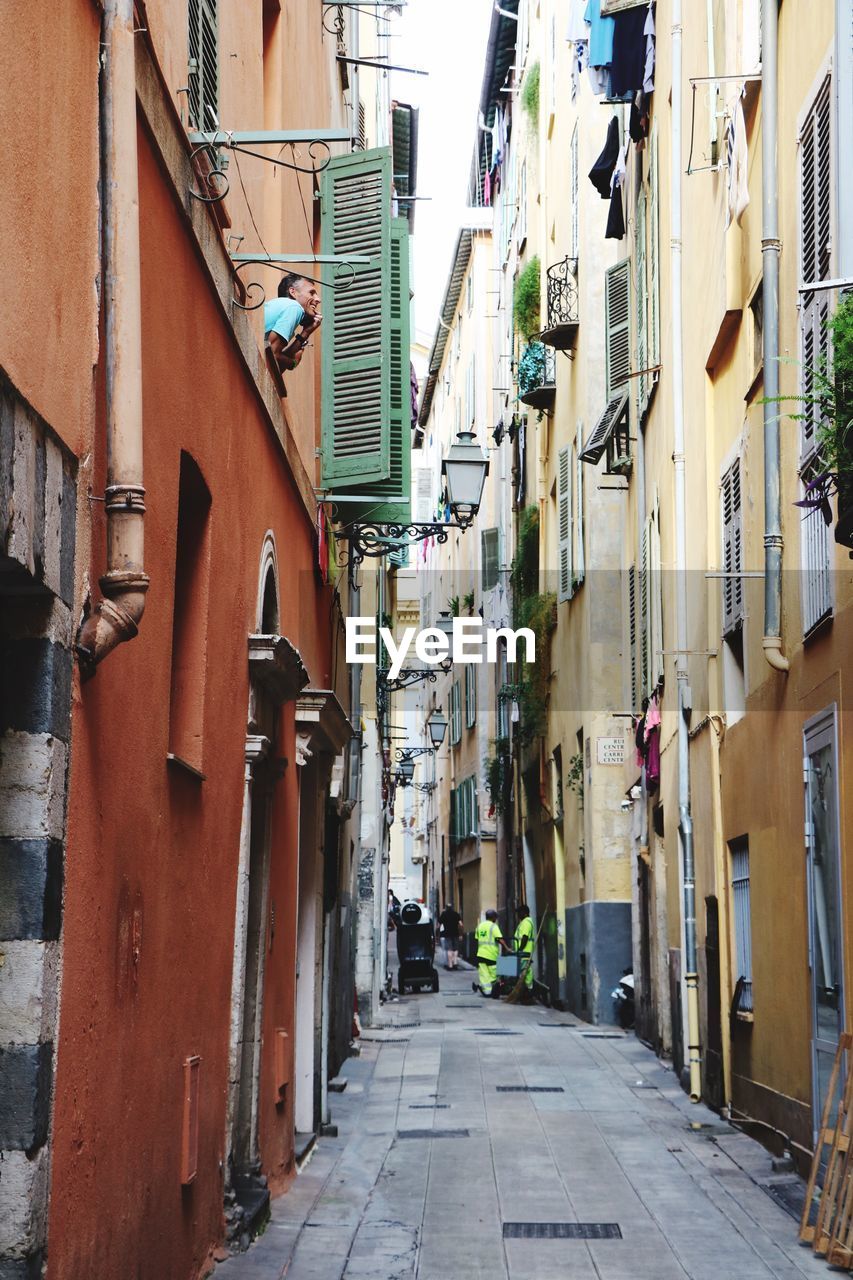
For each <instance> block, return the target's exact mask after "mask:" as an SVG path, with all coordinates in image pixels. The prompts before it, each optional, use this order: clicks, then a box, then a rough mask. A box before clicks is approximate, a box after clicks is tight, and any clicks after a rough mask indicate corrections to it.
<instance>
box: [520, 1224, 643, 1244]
mask: <svg viewBox="0 0 853 1280" xmlns="http://www.w3.org/2000/svg"><path fill="white" fill-rule="evenodd" d="M503 1230H504V1240H621V1239H622V1232H621V1230H620V1229H619V1223H618V1222H505V1223H504V1224H503Z"/></svg>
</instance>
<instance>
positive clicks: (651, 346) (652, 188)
mask: <svg viewBox="0 0 853 1280" xmlns="http://www.w3.org/2000/svg"><path fill="white" fill-rule="evenodd" d="M659 208H660V203H659V195H658V134H657V126H656V125H655V127H654V128H653V129H652V149H651V158H650V160H649V258H648V285H649V307H648V316H649V332H648V340H647V342H646V352H647V356H648V362H649V363H648V367H649V368H651V369H653V368H654V367H655V366H656V365H659V364H660V267H659V253H660V228H659V225H658V223H659V212H658V211H659ZM650 376H651V380H652V381H653V382H656V381H657V377H658V375H657V374H652V375H650Z"/></svg>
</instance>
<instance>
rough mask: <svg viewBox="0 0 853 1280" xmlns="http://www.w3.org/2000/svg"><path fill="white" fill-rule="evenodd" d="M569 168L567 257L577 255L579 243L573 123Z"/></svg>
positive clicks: (576, 151) (576, 149)
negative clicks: (569, 217) (569, 218)
mask: <svg viewBox="0 0 853 1280" xmlns="http://www.w3.org/2000/svg"><path fill="white" fill-rule="evenodd" d="M569 168H570V175H571V194H570V200H571V222H570V224H569V227H570V240H569V257H570V258H576V257H577V256H578V246H579V245H580V229H579V202H578V127H577V125H575V128H574V132H573V133H572V144H571V151H570V155H569Z"/></svg>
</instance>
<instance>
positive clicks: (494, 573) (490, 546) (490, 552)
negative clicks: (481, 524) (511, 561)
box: [480, 529, 500, 591]
mask: <svg viewBox="0 0 853 1280" xmlns="http://www.w3.org/2000/svg"><path fill="white" fill-rule="evenodd" d="M480 564H481V573H482V579H481V587H482V590H483V591H491V590H492V589H493V588H494V587H496V586H497V585H498V577H499V573H500V530H499V529H483V531H482V532H481V534H480Z"/></svg>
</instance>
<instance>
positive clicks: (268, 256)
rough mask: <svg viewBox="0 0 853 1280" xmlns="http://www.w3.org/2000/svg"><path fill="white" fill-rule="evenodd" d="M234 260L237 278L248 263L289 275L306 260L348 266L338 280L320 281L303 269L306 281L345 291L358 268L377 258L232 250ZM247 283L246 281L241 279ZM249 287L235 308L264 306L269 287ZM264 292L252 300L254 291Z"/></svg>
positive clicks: (337, 277)
mask: <svg viewBox="0 0 853 1280" xmlns="http://www.w3.org/2000/svg"><path fill="white" fill-rule="evenodd" d="M229 257H230V258H231V261H232V262H233V263H234V264H235V267H234V270H235V272H236V273H237V278H238V279H240V275H239V273H240V271H242V269H243V268H244V267H247V266H250V265H252V266H256V267H276V268H278V270H279V271H281V273H282V275H285V274H287V272H288V271H289V270H290V267H291V266H293V265H301V264H302V263H306V262H316V263H319V264H320V265H321V266H335V267H342V268H344V270H345V272H346V274H344V273H342V272H338V273H336V278H335V279H334V280H318V279H317V277H316V276H309V275H306V274H305V272H303V271H300V272H299V274H300V275H301V276H304V278H305V279H306V280H311V281H313V283H314V284H319V285H322V286H324V287H325V288H327V289H335V290H338V289H339V290H341V292H343V291H344V290H346V289H348V288H349V287H350V285H351V284H352V282H353V280H354V279H355V267H357V266H366V265H369V264H370V263H371V262H372V261H373V259H372V258H367V257H364V256H363V255H360V254H350V255H349V256H345V255H341V254H337V253H232V254H229ZM240 283H241V285H243V282H242V280H241V281H240ZM243 288H244V289H245V295H244V296H245V298H246V301H245V302H241V301H240V299H239V298H236V297H235V299H234V305H235V307H239V308H240V310H241V311H257V309H258V307H262V306H263V305H264V302H265V301H266V290H265V289H264V286H263V285H262V284H261V283H260V282H259V281H257V280H252V281H250V283H249V284H246V285H243ZM254 291H257V292H260V295H261V296H260V298H259V299H258V301H256V302H251V303H250V302H249V301H248V298H249V296H250V295H251V294H252V293H253V292H254Z"/></svg>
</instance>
